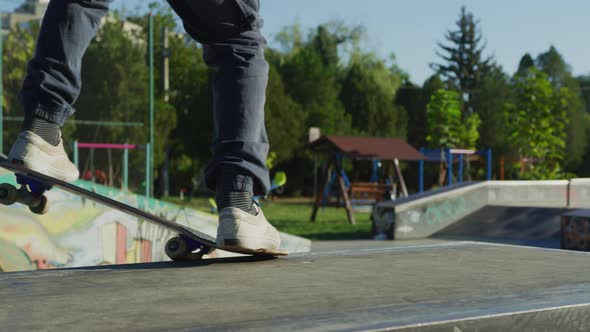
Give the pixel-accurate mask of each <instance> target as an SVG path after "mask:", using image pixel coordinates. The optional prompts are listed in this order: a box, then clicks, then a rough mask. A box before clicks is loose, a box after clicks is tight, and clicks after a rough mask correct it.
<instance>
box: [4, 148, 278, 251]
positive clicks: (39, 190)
mask: <svg viewBox="0 0 590 332" xmlns="http://www.w3.org/2000/svg"><path fill="white" fill-rule="evenodd" d="M0 167H2V168H4V169H6V170H8V171H11V172H13V173H14V174H15V175H16V177H17V183H18V184H20V188H18V189H17V188H16V187H14V186H12V185H10V184H0V203H1V204H4V205H12V204H14V203H21V204H24V205H27V206H29V209H30V210H31V211H32V212H33V213H37V214H44V213H45V212H47V209H48V205H49V203H48V201H47V198H46V197H45V195H44V194H45V192H46V191H48V190H51V188H52V187H57V188H59V189H61V190H64V191H66V192H69V193H71V194H74V195H77V196H80V197H84V198H86V199H88V200H91V201H93V202H96V203H99V204H103V205H106V206H108V207H110V208H113V209H115V210H118V211H121V212H123V213H126V214H129V215H132V216H134V217H137V218H139V219H143V220H146V221H148V222H151V223H154V224H158V225H160V226H163V227H166V228H168V229H170V230H171V231H174V232H176V233H178V236H176V237H173V238H171V239H170V240H168V242H167V243H166V246H165V252H166V254H167V255H168V257H170V259H172V260H174V261H183V260H193V259H200V258H202V257H203V256H204V255H209V254H211V253H213V251H215V250H216V249H220V250H224V251H229V252H234V253H240V254H246V255H254V256H271V257H273V256H286V255H287V254H288V253H287V252H286V251H284V250H279V249H277V250H263V249H260V250H249V249H244V248H239V247H231V246H218V245H217V244H216V243H215V238H213V237H211V236H209V235H207V234H204V233H202V232H199V231H197V230H194V229H192V228H189V227H187V226H184V225H181V224H178V223H176V222H173V221H170V220H167V219H165V218H162V217H159V216H156V215H153V214H151V213H148V212H146V211H143V210H140V209H138V208H135V207H132V206H130V205H127V204H124V203H121V202H118V201H116V200H114V199H111V198H109V197H105V196H102V195H99V194H97V193H95V192H93V191H90V190H87V189H84V188H80V187H78V186H76V185H73V184H71V183H67V182H64V181H60V180H58V179H54V178H52V177H50V176H47V175H44V174H40V173H38V172H35V171H32V170H29V169H27V168H25V167H23V166H21V165H18V164H12V163H10V162H8V161H7V159H6V157H4V156H3V155H0Z"/></svg>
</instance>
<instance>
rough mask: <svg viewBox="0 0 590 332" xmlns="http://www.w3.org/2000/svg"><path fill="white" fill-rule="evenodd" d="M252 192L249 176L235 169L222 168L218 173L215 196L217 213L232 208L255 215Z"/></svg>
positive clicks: (252, 186)
mask: <svg viewBox="0 0 590 332" xmlns="http://www.w3.org/2000/svg"><path fill="white" fill-rule="evenodd" d="M253 192H254V179H253V178H252V177H251V176H249V175H245V174H244V172H243V171H241V170H240V169H239V168H237V167H232V166H224V167H223V168H222V169H221V171H220V173H219V179H218V181H217V188H216V195H215V201H216V202H217V209H218V211H219V212H221V211H222V210H223V209H224V208H226V207H233V208H238V209H240V210H242V211H244V212H247V213H250V214H251V215H256V209H255V208H254V200H253V196H254V194H253Z"/></svg>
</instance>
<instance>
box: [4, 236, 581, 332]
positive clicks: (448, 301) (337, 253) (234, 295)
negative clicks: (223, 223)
mask: <svg viewBox="0 0 590 332" xmlns="http://www.w3.org/2000/svg"><path fill="white" fill-rule="evenodd" d="M320 247H322V249H321V250H319V251H315V252H311V253H304V254H297V255H293V256H290V257H287V258H280V259H273V260H262V259H255V258H223V259H214V260H208V261H202V262H200V263H198V264H175V263H152V264H135V265H118V266H102V267H94V268H80V269H64V270H48V271H31V272H18V273H5V274H0V326H1V328H0V330H6V331H31V330H33V331H34V330H48V331H58V330H59V331H189V330H190V331H227V330H231V331H233V330H239V331H397V330H402V331H588V330H589V329H590V283H589V280H588V275H590V264H589V262H590V254H587V253H579V252H569V251H561V250H550V249H539V248H530V247H521V246H509V245H497V244H482V243H475V242H452V241H451V242H447V241H436V240H423V241H387V242H377V241H371V242H370V243H367V244H365V243H362V242H361V243H353V242H349V244H348V245H347V244H346V243H338V244H336V246H333V247H332V248H330V244H327V245H321V246H320Z"/></svg>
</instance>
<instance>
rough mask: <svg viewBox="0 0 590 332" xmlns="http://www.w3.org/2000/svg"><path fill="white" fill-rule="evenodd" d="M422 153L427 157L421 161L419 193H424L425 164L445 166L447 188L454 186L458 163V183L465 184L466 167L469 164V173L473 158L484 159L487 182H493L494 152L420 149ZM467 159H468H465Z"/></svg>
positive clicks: (489, 150) (488, 150)
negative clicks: (454, 170) (455, 168)
mask: <svg viewBox="0 0 590 332" xmlns="http://www.w3.org/2000/svg"><path fill="white" fill-rule="evenodd" d="M420 153H422V154H423V155H424V156H426V160H420V165H419V167H420V170H419V191H420V192H424V163H425V162H429V163H440V164H443V165H445V171H446V178H447V183H446V185H447V186H450V185H452V184H453V165H454V164H455V163H457V164H458V165H459V170H458V172H457V182H458V183H462V182H463V176H464V173H465V172H464V165H465V161H466V162H467V168H468V169H467V171H469V167H470V161H471V159H472V157H476V158H474V159H481V157H484V158H485V160H486V176H487V180H488V181H491V180H492V150H491V149H487V150H481V151H476V150H471V149H424V148H421V149H420ZM465 157H467V158H465Z"/></svg>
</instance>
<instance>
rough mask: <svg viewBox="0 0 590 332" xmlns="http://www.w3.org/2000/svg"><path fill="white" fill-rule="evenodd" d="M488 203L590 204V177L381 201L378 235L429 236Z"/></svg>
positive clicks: (472, 186) (376, 212) (475, 186)
mask: <svg viewBox="0 0 590 332" xmlns="http://www.w3.org/2000/svg"><path fill="white" fill-rule="evenodd" d="M485 206H506V207H529V208H534V207H539V208H561V209H565V208H570V207H575V208H579V207H583V206H586V207H590V179H574V180H572V181H566V180H556V181H490V182H482V183H466V184H462V185H455V186H451V187H448V188H445V189H443V190H440V189H439V190H434V191H431V192H426V193H422V194H418V195H415V196H411V197H409V198H405V199H402V200H398V201H392V202H384V203H379V204H377V205H376V206H375V208H374V209H373V224H374V227H373V229H374V235H375V234H385V235H386V236H387V238H389V239H419V238H425V237H429V236H431V235H433V234H434V233H436V232H438V231H440V230H442V229H444V228H446V227H448V226H449V225H451V224H453V223H455V222H457V221H458V220H460V219H461V218H463V217H465V216H467V215H469V214H471V213H473V212H476V211H478V210H479V209H481V208H483V207H485Z"/></svg>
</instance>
